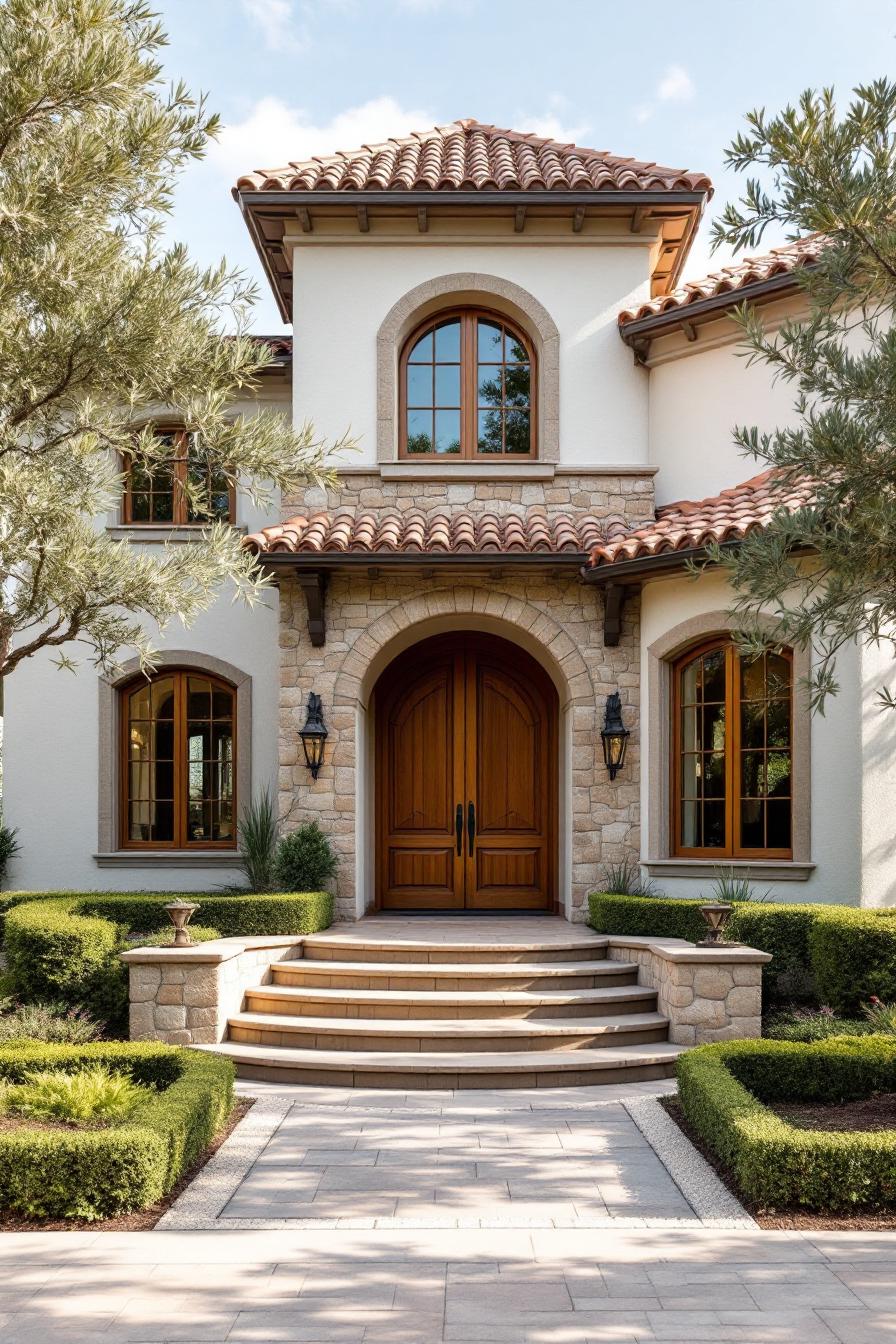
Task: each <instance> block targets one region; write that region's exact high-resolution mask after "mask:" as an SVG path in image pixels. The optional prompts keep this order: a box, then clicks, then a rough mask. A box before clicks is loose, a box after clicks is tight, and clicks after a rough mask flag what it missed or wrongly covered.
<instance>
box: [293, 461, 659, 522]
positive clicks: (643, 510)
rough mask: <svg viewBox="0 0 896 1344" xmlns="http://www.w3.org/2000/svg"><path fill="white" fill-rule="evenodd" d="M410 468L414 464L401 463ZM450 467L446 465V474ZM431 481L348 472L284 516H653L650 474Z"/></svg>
mask: <svg viewBox="0 0 896 1344" xmlns="http://www.w3.org/2000/svg"><path fill="white" fill-rule="evenodd" d="M401 465H402V466H405V465H407V466H408V468H409V469H412V467H413V464H412V463H410V462H408V463H406V464H405V463H402V464H401ZM450 473H451V466H448V467H446V468H445V475H446V476H448V475H449V474H450ZM463 473H464V469H463V466H462V465H461V464H460V463H458V464H457V475H458V477H459V478H460V479H458V480H457V481H451V480H446V479H441V480H432V479H431V478H430V479H427V478H422V477H418V476H413V475H411V476H408V477H404V478H400V479H388V480H387V479H383V478H382V477H381V476H380V473H379V471H376V470H371V471H370V473H369V474H368V473H367V472H358V471H350V472H346V473H345V474H344V475H343V476H342V477H341V478H340V483H339V488H338V489H335V490H329V491H325V490H307V491H304V492H303V493H301V494H296V495H287V496H285V497H284V499H283V504H282V512H283V517H284V518H288V517H290V516H291V515H292V514H295V513H302V512H304V511H305V510H306V509H309V508H310V509H322V508H330V509H336V508H355V507H359V508H362V509H394V510H396V511H397V512H399V513H409V512H411V511H413V510H421V509H422V510H423V512H424V513H436V512H441V513H444V512H446V511H447V512H451V510H452V509H455V508H463V509H464V510H466V511H467V512H469V513H485V512H492V513H517V514H525V513H526V512H528V511H529V510H535V511H537V512H539V513H544V514H546V515H547V517H551V515H553V514H558V513H562V514H567V515H568V514H576V513H580V514H581V513H590V514H594V515H596V516H597V517H599V518H624V519H625V520H626V521H627V522H632V523H641V522H647V521H648V520H649V519H651V518H652V517H653V509H654V491H653V473H652V472H645V473H644V474H643V475H638V474H635V473H632V474H630V475H629V474H625V475H621V474H620V475H617V474H615V473H614V474H607V473H604V472H598V471H594V472H588V471H584V470H583V471H582V472H581V473H580V474H575V475H573V474H567V473H566V472H562V473H557V474H556V475H554V476H551V477H550V478H548V479H546V480H527V479H514V478H512V477H510V476H508V477H506V478H503V479H502V478H497V477H496V478H495V479H492V480H481V479H471V478H464V474H463Z"/></svg>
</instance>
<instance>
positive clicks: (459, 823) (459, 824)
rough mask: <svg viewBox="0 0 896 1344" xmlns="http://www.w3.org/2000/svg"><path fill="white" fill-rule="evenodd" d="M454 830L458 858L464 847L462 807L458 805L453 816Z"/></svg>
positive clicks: (461, 804)
mask: <svg viewBox="0 0 896 1344" xmlns="http://www.w3.org/2000/svg"><path fill="white" fill-rule="evenodd" d="M454 830H455V833H456V834H457V855H458V858H460V855H461V853H462V852H463V847H464V805H463V803H458V805H457V811H456V812H455V814H454Z"/></svg>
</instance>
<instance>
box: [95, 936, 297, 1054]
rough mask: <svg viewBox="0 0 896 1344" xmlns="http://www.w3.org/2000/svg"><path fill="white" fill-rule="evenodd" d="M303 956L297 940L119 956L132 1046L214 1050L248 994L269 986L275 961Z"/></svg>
mask: <svg viewBox="0 0 896 1344" xmlns="http://www.w3.org/2000/svg"><path fill="white" fill-rule="evenodd" d="M301 955H302V940H301V939H300V938H295V937H285V938H284V937H269V938H216V939H215V940H214V941H213V942H208V943H196V944H195V945H194V946H192V947H138V948H134V949H133V950H132V951H130V952H122V954H121V959H122V961H124V962H126V964H127V966H128V970H129V973H130V974H129V979H130V1037H131V1040H132V1041H166V1042H167V1043H168V1044H169V1045H214V1044H215V1043H216V1042H217V1041H222V1040H223V1039H224V1037H225V1036H226V1034H227V1019H228V1018H229V1017H230V1015H231V1014H232V1013H238V1012H239V1011H240V1009H241V1008H242V1006H243V996H244V995H245V992H246V990H247V989H250V988H252V987H253V986H255V985H262V984H267V983H268V981H269V980H270V978H271V975H270V967H271V965H272V963H273V962H275V961H294V960H296V959H297V958H298V957H301Z"/></svg>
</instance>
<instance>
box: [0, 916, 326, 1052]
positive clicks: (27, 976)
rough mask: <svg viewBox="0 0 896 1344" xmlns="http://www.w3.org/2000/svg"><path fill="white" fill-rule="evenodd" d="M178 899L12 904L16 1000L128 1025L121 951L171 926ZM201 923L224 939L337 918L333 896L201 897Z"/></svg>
mask: <svg viewBox="0 0 896 1344" xmlns="http://www.w3.org/2000/svg"><path fill="white" fill-rule="evenodd" d="M172 899H173V897H172V895H171V894H170V893H157V892H156V893H153V894H152V895H143V894H140V893H128V894H126V895H118V894H113V893H85V894H83V895H79V894H72V893H68V894H64V895H54V896H47V897H43V898H41V899H39V900H35V899H33V897H30V898H28V899H25V900H23V901H21V902H17V901H14V900H11V899H7V913H6V918H5V920H4V948H5V952H6V959H7V968H8V976H9V981H10V985H11V989H12V992H13V994H14V995H15V996H16V997H17V998H20V999H22V1000H23V1001H25V1002H33V1001H36V1000H46V999H56V1000H59V1001H61V1002H64V1003H69V1004H83V1005H84V1006H85V1007H87V1008H89V1009H90V1011H91V1012H93V1013H95V1014H96V1015H97V1016H99V1017H102V1018H103V1019H105V1021H107V1022H109V1023H110V1024H111V1025H112V1027H113V1029H117V1028H119V1027H121V1026H122V1025H123V1022H124V1018H125V1014H126V1010H127V972H126V970H125V967H124V963H123V962H121V961H120V959H119V955H118V954H119V953H120V952H121V951H122V950H123V948H124V947H125V946H126V945H127V944H126V936H127V934H128V933H129V932H131V931H132V930H137V931H139V932H140V933H152V932H154V931H155V930H161V929H164V928H170V923H169V920H168V916H167V914H166V913H165V910H164V909H163V906H164V904H165V902H166V901H170V900H172ZM196 901H197V904H198V905H199V906H200V911H199V918H200V919H201V922H202V923H203V924H205V925H212V926H213V927H214V928H216V929H218V930H219V931H220V934H221V937H223V938H232V937H250V936H255V935H265V934H303V933H315V932H317V931H318V930H319V929H325V928H327V927H328V926H329V925H330V924H331V923H332V920H333V897H332V896H330V895H329V894H328V893H327V892H316V891H315V892H299V893H293V892H289V893H284V894H281V893H276V894H272V895H265V896H256V895H247V896H240V895H234V896H221V895H214V896H204V895H202V896H198V897H196Z"/></svg>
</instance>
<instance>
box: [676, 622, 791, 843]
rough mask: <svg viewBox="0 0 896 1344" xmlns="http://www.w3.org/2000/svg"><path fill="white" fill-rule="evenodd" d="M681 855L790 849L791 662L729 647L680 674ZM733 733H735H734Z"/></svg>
mask: <svg viewBox="0 0 896 1344" xmlns="http://www.w3.org/2000/svg"><path fill="white" fill-rule="evenodd" d="M676 678H677V714H678V721H677V725H676V740H677V744H678V746H677V750H678V754H679V763H678V767H677V771H676V779H677V785H676V788H677V817H678V822H677V826H678V830H677V834H676V846H677V848H678V849H679V851H691V850H694V851H705V852H707V853H715V854H717V856H719V857H722V856H726V855H727V856H730V857H737V856H738V855H742V854H743V855H747V856H749V854H751V853H768V852H772V853H781V854H783V855H785V856H786V854H787V853H788V852H789V851H790V849H791V845H792V831H791V807H792V782H791V780H792V772H791V756H790V743H791V721H792V708H791V689H792V688H791V663H790V659H789V658H788V657H786V656H784V655H779V654H770V653H769V654H765V655H763V656H761V657H759V658H742V657H741V656H740V655H739V654H738V652H737V650H736V649H735V648H734V647H733V645H730V644H725V645H720V646H716V647H714V648H710V649H707V650H703V651H700V652H698V653H696V654H695V655H694V656H693V657H691V658H689V659H687V660H686V661H685V662H683V663H680V664H679V665H678V669H677V672H676ZM732 725H733V726H734V731H733V733H732V731H731V728H732Z"/></svg>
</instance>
